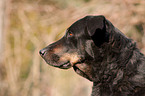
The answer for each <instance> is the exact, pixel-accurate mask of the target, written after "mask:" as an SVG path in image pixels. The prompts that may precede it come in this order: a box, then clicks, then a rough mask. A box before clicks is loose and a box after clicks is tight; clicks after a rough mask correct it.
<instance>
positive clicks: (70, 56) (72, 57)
mask: <svg viewBox="0 0 145 96" xmlns="http://www.w3.org/2000/svg"><path fill="white" fill-rule="evenodd" d="M64 61H69V62H70V63H71V64H72V66H73V65H74V64H75V63H77V62H79V61H80V58H79V56H78V54H77V53H65V54H63V55H62V56H61V57H60V62H64Z"/></svg>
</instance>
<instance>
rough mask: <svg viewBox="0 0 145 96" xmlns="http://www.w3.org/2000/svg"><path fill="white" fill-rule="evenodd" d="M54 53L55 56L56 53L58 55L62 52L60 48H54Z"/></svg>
mask: <svg viewBox="0 0 145 96" xmlns="http://www.w3.org/2000/svg"><path fill="white" fill-rule="evenodd" d="M53 51H54V53H55V54H57V53H60V52H61V51H62V48H61V47H60V48H54V49H53Z"/></svg>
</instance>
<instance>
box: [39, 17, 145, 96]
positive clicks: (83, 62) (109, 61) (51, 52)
mask: <svg viewBox="0 0 145 96" xmlns="http://www.w3.org/2000/svg"><path fill="white" fill-rule="evenodd" d="M40 54H41V56H42V57H43V58H44V60H45V61H46V62H47V63H48V64H50V65H52V66H54V67H58V68H62V69H68V68H71V67H73V68H74V70H75V72H76V73H77V74H79V75H81V76H83V77H85V78H87V79H89V80H90V81H92V82H93V90H92V96H145V57H144V55H143V54H142V53H140V51H139V49H138V48H137V47H136V44H135V43H134V42H133V41H132V40H131V39H129V38H127V37H126V36H125V35H124V34H122V33H121V32H120V31H119V30H118V29H117V28H115V27H114V26H113V25H112V24H111V22H109V21H108V20H107V19H106V18H105V17H104V16H86V17H84V18H82V19H80V20H78V21H77V22H75V23H74V24H72V25H71V26H70V27H69V28H68V29H67V31H66V34H65V36H64V37H62V38H61V39H60V40H59V41H57V42H55V43H53V44H51V45H49V46H47V47H46V48H44V49H42V50H41V51H40Z"/></svg>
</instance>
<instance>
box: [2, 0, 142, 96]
mask: <svg viewBox="0 0 145 96" xmlns="http://www.w3.org/2000/svg"><path fill="white" fill-rule="evenodd" d="M88 14H93V15H99V14H103V15H105V16H106V17H107V18H108V19H109V20H110V21H111V22H112V23H113V24H114V25H115V26H116V27H118V28H119V29H120V30H121V31H122V32H124V33H125V34H126V35H128V36H129V37H131V38H133V39H135V40H136V41H137V42H138V46H139V47H140V48H141V51H142V52H143V53H145V45H144V44H145V20H144V17H145V1H144V0H124V1H122V0H80V1H79V2H78V1H77V0H70V1H68V0H54V1H53V0H48V1H47V2H46V1H45V0H8V1H7V2H6V16H5V25H6V26H5V33H4V42H5V43H4V53H3V54H2V56H3V57H4V59H3V62H2V63H1V64H0V96H78V94H79V96H89V94H90V93H91V86H92V83H90V82H89V81H88V80H86V79H84V78H82V77H80V76H78V75H77V74H76V73H75V72H73V69H69V70H61V69H57V68H53V67H50V66H48V65H47V64H46V63H45V62H44V61H43V60H42V59H41V58H40V56H39V54H38V51H39V50H40V49H41V48H43V47H44V46H46V45H48V44H50V43H51V42H53V41H55V40H57V39H59V38H60V37H61V36H63V34H64V32H65V29H66V28H67V27H69V26H70V25H71V24H72V23H73V22H74V21H76V20H77V19H79V18H81V17H83V16H86V15H88Z"/></svg>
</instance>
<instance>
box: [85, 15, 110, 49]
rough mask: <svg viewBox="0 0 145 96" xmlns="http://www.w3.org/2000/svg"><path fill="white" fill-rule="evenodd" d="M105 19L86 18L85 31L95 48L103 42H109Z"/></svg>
mask: <svg viewBox="0 0 145 96" xmlns="http://www.w3.org/2000/svg"><path fill="white" fill-rule="evenodd" d="M106 22H107V21H106V19H105V17H104V16H88V19H87V31H88V34H89V36H91V38H92V40H93V41H94V43H95V45H96V46H98V47H99V46H101V45H102V44H103V43H104V42H109V33H108V32H107V28H108V27H107V25H106Z"/></svg>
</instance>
